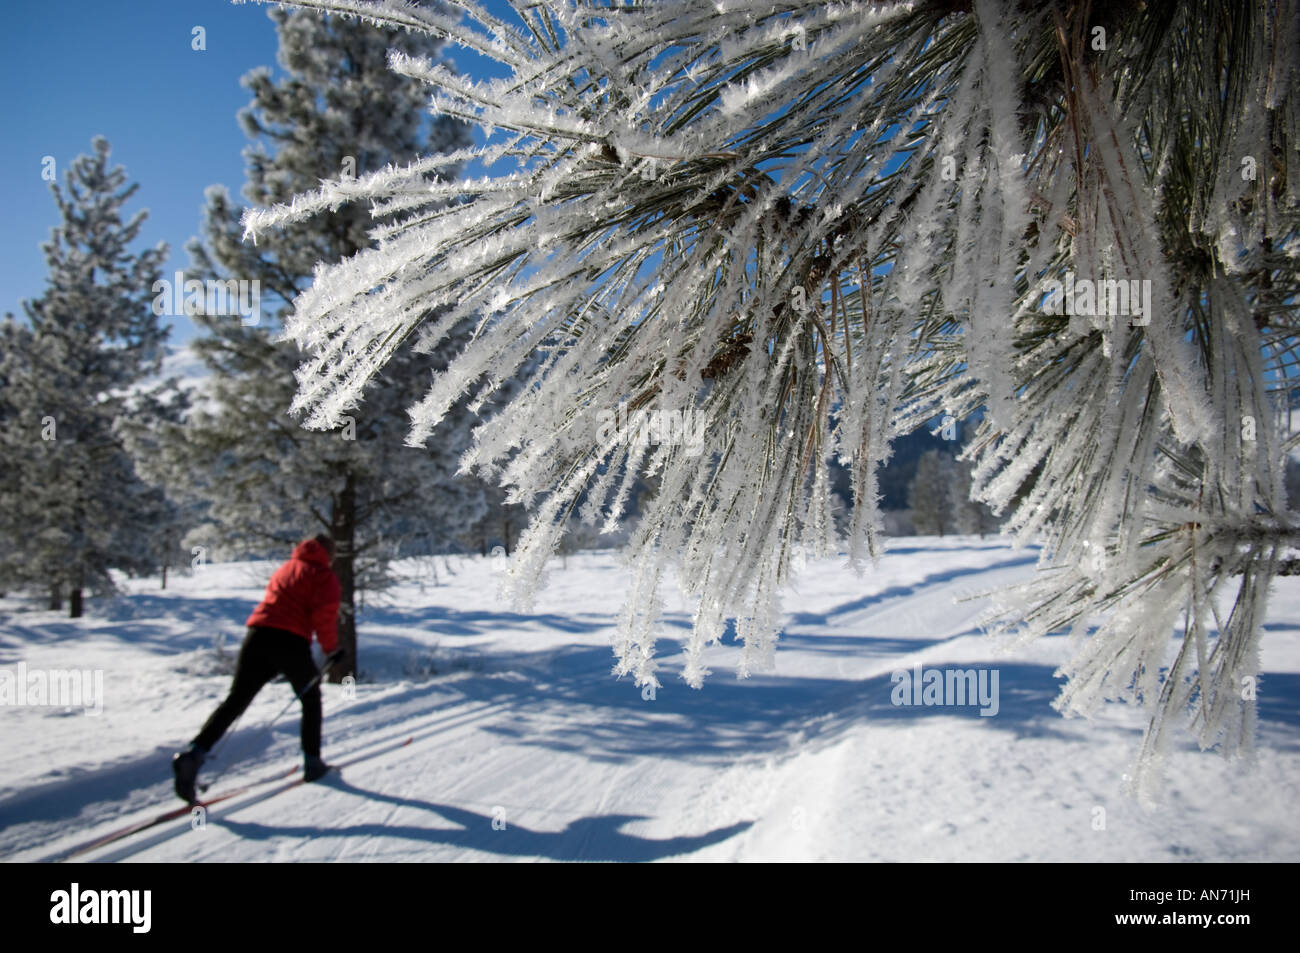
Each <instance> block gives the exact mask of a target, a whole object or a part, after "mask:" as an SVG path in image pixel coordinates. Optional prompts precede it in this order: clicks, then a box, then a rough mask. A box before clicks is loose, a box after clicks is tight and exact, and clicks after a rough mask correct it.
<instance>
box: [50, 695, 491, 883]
mask: <svg viewBox="0 0 1300 953" xmlns="http://www.w3.org/2000/svg"><path fill="white" fill-rule="evenodd" d="M509 704H510V702H508V701H504V702H488V703H486V704H483V705H480V706H478V707H477V708H472V709H470V710H468V711H461V712H458V713H447V714H443V715H441V716H439V717H438V718H437V719H435V720H434V722H433V724H428V723H426V724H425V725H424V726H423V727H421V728H418V729H416V730H414V731H406V732H402V733H400V734H397V735H390V736H389V737H388V738H385V739H384V740H382V741H378V742H372V743H370V744H368V745H364V746H362V747H361V748H359V749H357V750H355V751H353V752H351V753H349V754H348V755H347V756H345V757H344V758H341V759H339V760H340V763H343V762H352V763H359V762H364V761H368V760H370V759H372V758H377V757H381V756H383V755H385V754H390V753H392V752H393V751H397V750H400V749H402V748H404V747H407V739H408V738H409V739H410V744H411V745H414V744H415V743H416V742H418V741H425V740H428V739H429V738H433V737H437V736H439V735H442V734H445V733H446V732H449V731H455V730H457V729H460V728H463V727H465V726H466V725H472V724H476V723H477V722H480V721H482V720H483V719H484V718H486V717H490V715H491V714H493V713H495V712H496V711H500V710H502V709H505V708H506V707H508V706H509ZM450 722H455V723H454V724H449V723H450ZM271 784H273V785H274V786H273V787H272V788H271V789H270V790H267V791H261V792H256V793H249V794H248V795H244V796H241V797H238V798H233V799H231V803H229V804H223V805H222V806H221V807H220V808H219V809H217V810H213V811H209V812H208V819H209V820H219V819H220V818H222V817H226V816H227V815H231V814H234V813H236V812H237V811H241V810H243V809H244V808H246V807H251V806H253V805H255V804H260V803H261V802H263V801H266V800H268V799H269V798H271V797H274V796H275V795H276V794H279V793H281V792H283V791H285V790H288V788H289V787H293V786H297V785H295V784H293V783H290V784H288V785H283V784H282V785H275V784H274V782H271ZM176 824H177V827H176V828H175V829H173V828H172V825H169V824H168V825H162V826H161V828H160V829H159V830H158V831H157V832H156V833H154V834H152V835H150V836H147V837H145V838H143V839H134V840H131V841H130V842H129V843H127V844H124V845H121V846H118V847H117V848H116V849H109V848H110V847H111V846H112V845H107V844H106V845H105V846H104V848H103V849H104V850H106V853H104V854H101V855H100V856H98V857H93V856H91V854H93V853H94V852H93V851H92V852H90V853H88V854H87V855H85V856H83V857H77V858H70V857H68V856H67V854H68V850H67V849H65V850H61V851H58V852H56V854H54V855H53V856H51V857H48V858H46V860H47V861H52V860H75V861H81V862H86V863H115V862H117V861H120V860H125V859H127V858H129V857H132V856H134V855H135V854H138V853H141V852H143V851H145V850H149V849H151V848H153V847H155V846H157V845H159V844H162V843H165V842H166V841H169V840H172V839H173V838H175V837H178V836H180V835H181V834H184V833H186V832H187V831H189V830H190V827H189V816H188V815H187V816H184V817H182V818H178V819H177V821H176ZM181 824H183V825H184V826H179V825H181ZM75 849H76V848H75V847H74V848H71V850H75Z"/></svg>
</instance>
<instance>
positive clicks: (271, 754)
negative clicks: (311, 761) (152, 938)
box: [25, 702, 464, 863]
mask: <svg viewBox="0 0 1300 953" xmlns="http://www.w3.org/2000/svg"><path fill="white" fill-rule="evenodd" d="M463 705H464V702H459V703H458V702H445V703H441V705H438V706H435V709H434V710H433V712H430V714H429V715H426V716H425V719H426V720H424V723H422V725H421V724H420V723H419V722H417V723H416V724H417V728H419V727H425V728H426V727H429V725H430V724H434V723H435V722H437V720H438V719H451V718H456V716H458V715H456V714H455V710H456V709H459V707H463ZM448 709H450V710H448ZM344 711H346V709H335V710H333V711H329V712H326V716H334V718H341V716H342V715H343V712H344ZM403 724H406V723H404V722H403V720H402V719H400V716H395V718H391V719H385V720H382V722H380V723H377V724H374V725H373V727H372V729H370V732H368V733H374V735H377V733H380V732H382V731H385V729H389V728H391V727H393V725H403ZM407 737H411V729H409V728H406V729H404V731H396V732H390V733H389V735H387V736H386V737H383V738H381V740H378V741H369V742H365V745H363V748H359V749H355V750H357V751H359V750H364V748H373V746H376V745H382V744H386V742H389V741H394V740H398V738H407ZM295 744H296V737H295ZM283 754H285V757H290V753H289V751H286V753H283ZM279 757H281V753H278V751H268V753H265V754H264V757H263V761H269V759H272V758H279ZM348 757H352V755H348ZM255 772H256V766H250V767H247V768H246V770H244V771H243V772H240V774H238V775H233V776H226V777H224V779H222V780H225V781H227V783H230V784H231V787H248V788H260V787H263V785H264V784H272V783H274V781H278V780H281V779H282V775H279V774H277V775H273V776H270V777H266V776H263V777H260V779H255V777H253V775H255ZM222 787H224V785H222ZM166 792H168V796H165V797H159V798H155V800H152V801H149V802H147V803H146V805H144V807H140V809H139V810H136V811H135V813H134V814H127V815H114V818H113V819H112V820H122V823H121V824H116V826H114V829H116V828H117V827H129V826H130V824H133V823H142V822H144V820H149V819H152V818H153V816H156V815H157V814H160V813H162V811H165V810H166V807H168V806H169V805H172V803H174V798H175V796H174V794H173V793H172V789H170V785H168V788H166ZM231 800H234V798H231ZM108 824H109V820H91V822H90V823H88V824H83V826H81V827H78V828H77V829H75V833H86V832H92V831H96V829H99V828H103V827H107V826H108ZM70 836H72V832H69V833H66V835H64V836H61V837H60V839H59V840H60V842H62V841H66V840H68V839H69V837H70ZM88 840H94V837H90V839H88ZM105 846H107V845H105ZM39 849H40V846H39V845H32V846H29V848H26V849H25V850H29V852H30V850H39ZM77 849H78V848H68V849H61V850H59V852H56V853H53V854H49V855H47V857H44V858H34V861H32V862H36V863H49V862H55V861H66V859H69V854H70V853H72V852H74V850H77Z"/></svg>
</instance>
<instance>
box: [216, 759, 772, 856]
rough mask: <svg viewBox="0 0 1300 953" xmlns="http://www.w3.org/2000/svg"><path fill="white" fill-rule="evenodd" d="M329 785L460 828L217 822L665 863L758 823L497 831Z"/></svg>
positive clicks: (621, 817)
mask: <svg viewBox="0 0 1300 953" xmlns="http://www.w3.org/2000/svg"><path fill="white" fill-rule="evenodd" d="M324 783H326V784H327V785H328V786H329V787H332V788H335V789H337V790H340V791H345V792H347V793H349V794H355V795H357V796H358V797H363V798H366V799H367V800H372V801H379V802H382V803H386V804H392V805H394V806H395V807H403V808H410V809H412V810H416V811H424V812H426V813H429V814H434V815H437V816H438V817H439V818H441V819H442V820H444V821H450V822H451V823H452V824H455V825H457V827H455V828H445V827H415V826H410V825H389V824H374V823H371V824H354V825H351V826H348V827H336V828H321V827H311V826H306V825H301V826H279V825H271V824H258V823H253V822H249V821H232V820H230V819H229V818H220V819H219V820H216V821H214V822H213V823H216V824H220V825H221V826H222V827H224V828H226V829H228V830H229V831H230V832H231V833H233V834H235V835H237V836H239V837H242V838H245V839H249V840H267V839H270V838H272V837H298V838H302V839H304V840H309V839H310V840H315V839H320V838H322V837H330V838H334V837H337V838H341V839H350V838H358V837H384V838H398V839H403V840H411V841H418V842H420V843H424V844H431V845H432V844H438V845H444V846H447V847H459V848H463V849H468V850H478V851H482V852H484V853H488V854H496V855H499V856H504V857H545V858H547V859H549V860H567V861H576V860H585V861H651V860H661V859H663V858H665V857H673V856H675V855H678V854H689V853H693V852H695V851H698V850H702V849H703V848H705V847H710V846H712V845H714V844H718V843H721V842H722V841H724V840H726V839H728V838H729V837H734V836H735V835H737V834H740V833H742V832H744V831H746V830H748V829H749V828H750V827H751V826H752V824H753V822H752V821H737V822H736V823H734V824H729V825H727V826H726V827H720V828H717V829H716V830H712V831H708V832H707V833H704V834H692V835H682V836H678V837H669V838H664V839H657V838H649V837H640V836H638V835H636V834H629V833H626V832H625V831H623V830H622V829H621V828H622V827H623V826H624V825H625V824H628V823H630V822H632V821H640V820H646V818H645V817H644V816H643V815H636V814H600V815H592V816H588V817H580V818H576V819H574V820H572V821H570V822H569V823H568V824H566V825H565V827H564V829H563V830H559V831H539V830H532V829H530V828H527V827H522V826H520V825H519V824H518V823H516V822H515V821H514V820H513V819H511V818H510V817H509V815H508V814H507V816H506V818H505V819H504V820H505V826H504V828H503V829H500V830H498V829H496V828H494V827H493V822H494V821H495V820H496V817H495V816H494V815H492V814H480V813H478V812H476V811H471V810H468V809H466V808H463V807H456V806H454V805H451V804H436V803H434V802H432V801H422V800H419V799H418V798H409V797H396V796H394V795H391V794H384V793H382V792H379V791H372V790H368V789H366V788H359V787H356V786H355V785H352V784H349V783H348V782H347V781H345V780H343V779H342V778H333V779H330V780H328V781H327V782H324Z"/></svg>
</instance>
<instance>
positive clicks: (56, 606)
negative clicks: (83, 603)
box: [50, 582, 63, 612]
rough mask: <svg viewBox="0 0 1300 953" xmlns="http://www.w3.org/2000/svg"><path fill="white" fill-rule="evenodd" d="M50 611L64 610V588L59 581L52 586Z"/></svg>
mask: <svg viewBox="0 0 1300 953" xmlns="http://www.w3.org/2000/svg"><path fill="white" fill-rule="evenodd" d="M50 611H51V612H61V611H63V589H62V587H60V586H59V584H58V583H57V582H56V583H54V585H52V586H50Z"/></svg>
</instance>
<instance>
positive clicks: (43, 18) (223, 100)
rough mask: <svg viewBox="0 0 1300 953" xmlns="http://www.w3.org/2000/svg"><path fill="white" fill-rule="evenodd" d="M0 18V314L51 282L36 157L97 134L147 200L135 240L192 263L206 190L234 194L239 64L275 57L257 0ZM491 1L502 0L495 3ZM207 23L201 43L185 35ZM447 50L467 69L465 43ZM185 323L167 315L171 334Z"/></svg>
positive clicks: (68, 9) (99, 1)
mask: <svg viewBox="0 0 1300 953" xmlns="http://www.w3.org/2000/svg"><path fill="white" fill-rule="evenodd" d="M5 6H6V9H5V14H6V17H5V19H6V23H5V28H4V29H3V30H2V31H0V54H2V55H0V88H3V90H4V93H5V95H4V105H3V126H2V128H3V129H4V143H3V146H0V182H3V183H4V185H3V189H4V196H3V206H0V207H2V208H3V209H4V219H5V227H4V228H3V229H0V314H3V313H6V312H13V313H14V314H21V301H22V300H23V299H24V298H33V297H36V296H37V295H39V294H40V293H41V291H42V290H43V288H44V287H45V278H46V267H45V259H44V256H43V255H42V253H41V250H40V243H41V242H44V241H46V240H48V238H49V236H50V229H51V228H52V227H54V226H55V225H56V224H57V223H58V212H57V210H56V209H55V206H54V201H53V199H52V197H51V195H50V191H49V183H48V182H46V181H43V180H42V178H41V168H42V161H43V159H44V157H45V156H53V157H54V159H55V162H56V164H57V171H58V177H59V181H60V182H62V180H63V172H64V170H65V169H66V168H67V165H68V163H69V162H71V161H72V160H73V159H74V158H75V157H76V156H77V155H78V154H80V153H83V152H89V151H90V141H91V139H92V137H94V136H96V135H103V136H105V137H106V138H107V139H108V140H109V142H110V143H112V146H113V161H114V162H115V163H117V164H120V165H123V166H125V167H126V171H127V175H128V177H129V179H130V180H131V181H133V182H137V183H139V186H140V188H139V191H137V192H136V195H135V197H134V199H133V200H132V203H131V204H130V205H129V206H128V207H129V209H131V210H132V211H134V210H137V209H140V208H147V209H148V210H149V219H148V220H147V221H146V222H145V225H144V229H143V233H142V235H141V244H142V245H144V246H152V245H154V244H156V243H158V242H160V241H164V242H166V243H167V244H168V245H170V246H171V258H170V260H169V261H168V263H167V265H166V267H165V269H164V275H165V276H166V277H170V276H171V274H172V273H173V272H175V271H176V270H178V269H184V268H187V267H188V265H189V255H188V254H186V252H185V243H186V242H187V241H188V240H189V239H190V237H191V236H194V235H196V234H197V233H198V230H199V221H200V213H201V210H202V207H203V190H204V189H205V188H207V186H209V185H212V184H214V183H221V184H224V185H226V186H227V187H229V189H230V191H231V193H232V194H233V195H236V196H237V195H238V194H239V190H240V187H241V186H242V184H243V181H244V161H243V156H242V154H241V153H242V150H243V148H244V147H245V146H246V145H247V144H248V140H247V139H246V138H245V137H244V134H243V132H242V131H241V130H240V128H239V125H238V123H237V121H236V119H235V116H236V113H238V111H239V110H240V109H242V108H244V107H245V106H247V105H248V92H247V90H245V89H244V88H243V87H242V86H241V85H240V82H239V80H240V77H241V76H243V75H244V74H245V73H246V72H248V71H249V70H250V69H252V68H253V67H255V66H275V64H276V59H275V54H276V39H275V29H274V27H273V25H272V24H271V21H270V20H269V19H268V18H267V14H266V8H265V6H264V5H263V4H260V3H244V4H233V3H231V2H230V0H61V2H59V3H52V2H50V0H6V4H5ZM489 6H490V7H492V8H497V9H499V4H497V3H491V4H489ZM195 26H202V27H203V28H204V30H205V32H206V35H205V38H204V39H205V44H206V49H205V50H202V51H196V50H194V49H192V47H191V44H192V40H193V35H192V31H193V28H194V27H195ZM451 59H452V60H453V61H454V62H456V63H457V65H458V66H460V68H461V69H462V70H463V71H465V72H467V73H471V74H473V75H478V74H480V73H481V72H482V71H483V69H484V67H483V64H481V63H476V62H472V61H471V60H472V59H474V58H473V57H471V56H470V55H469V54H466V53H464V52H458V53H457V54H455V55H453V56H452V57H451ZM193 333H194V329H193V327H192V326H191V325H190V324H189V322H188V321H186V320H185V319H184V318H178V319H175V324H174V330H173V332H172V342H173V343H174V344H179V343H183V342H185V341H186V340H188V339H189V338H190V337H192V335H193Z"/></svg>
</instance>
